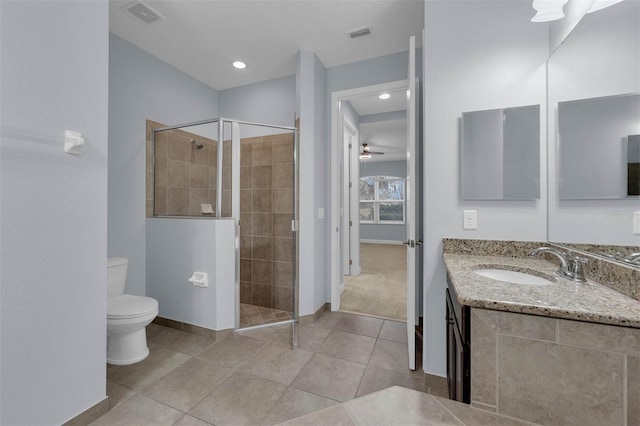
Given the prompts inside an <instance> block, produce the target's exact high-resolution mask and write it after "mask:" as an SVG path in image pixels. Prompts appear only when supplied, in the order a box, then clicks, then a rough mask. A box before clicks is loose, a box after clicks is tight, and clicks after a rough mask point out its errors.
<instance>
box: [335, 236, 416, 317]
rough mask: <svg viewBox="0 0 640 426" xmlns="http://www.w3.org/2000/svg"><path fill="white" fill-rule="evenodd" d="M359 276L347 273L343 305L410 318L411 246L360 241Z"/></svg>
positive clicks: (359, 311) (381, 314) (368, 311)
mask: <svg viewBox="0 0 640 426" xmlns="http://www.w3.org/2000/svg"><path fill="white" fill-rule="evenodd" d="M360 269H361V274H360V275H359V276H357V277H356V276H345V277H344V278H345V280H344V292H343V293H342V295H341V296H340V309H341V310H343V311H348V312H358V313H362V314H368V315H375V316H379V317H384V318H390V319H397V320H402V321H406V320H407V248H406V247H405V246H401V245H390V244H364V243H362V244H360Z"/></svg>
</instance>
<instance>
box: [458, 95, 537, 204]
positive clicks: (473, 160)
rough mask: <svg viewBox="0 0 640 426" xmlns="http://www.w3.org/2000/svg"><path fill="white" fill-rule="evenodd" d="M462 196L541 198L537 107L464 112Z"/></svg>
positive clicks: (497, 198) (469, 197)
mask: <svg viewBox="0 0 640 426" xmlns="http://www.w3.org/2000/svg"><path fill="white" fill-rule="evenodd" d="M460 155H461V161H460V164H461V176H462V179H461V181H462V198H463V199H465V200H535V199H538V198H540V105H528V106H522V107H514V108H501V109H493V110H486V111H472V112H463V113H462V146H461V149H460Z"/></svg>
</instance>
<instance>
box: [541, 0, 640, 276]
mask: <svg viewBox="0 0 640 426" xmlns="http://www.w3.org/2000/svg"><path fill="white" fill-rule="evenodd" d="M547 70H548V75H547V81H548V120H547V122H548V132H549V133H548V144H549V145H548V146H549V149H548V182H549V191H548V194H549V195H548V239H549V241H551V242H557V243H559V244H562V245H566V246H570V247H572V248H576V249H579V250H583V251H587V252H590V253H594V254H601V255H604V256H608V257H609V258H615V257H617V258H620V257H621V258H624V257H626V256H627V255H628V254H630V253H631V252H638V251H640V234H635V233H634V232H633V231H634V228H633V225H634V224H633V220H634V219H633V217H634V212H637V211H640V198H639V197H638V196H637V195H635V194H633V192H634V191H635V190H634V189H633V188H634V183H633V182H634V181H636V182H637V180H636V179H637V168H638V165H637V163H638V162H639V160H638V152H637V149H638V148H636V147H637V144H638V142H636V141H637V140H638V139H637V136H636V135H638V134H639V133H640V132H638V131H637V129H638V127H637V126H638V125H640V124H639V122H640V115H638V113H637V112H636V113H634V112H633V111H631V112H628V111H629V110H628V109H627V108H637V107H634V106H633V105H635V102H637V97H638V93H640V77H639V76H640V2H637V1H623V2H621V3H618V4H615V5H613V6H610V7H607V8H605V9H602V10H599V11H597V12H594V13H589V14H586V15H585V16H584V17H583V18H582V20H581V21H580V22H579V23H578V25H577V26H576V27H575V28H574V29H573V31H572V32H571V33H570V34H569V35H568V36H567V38H566V39H565V40H564V42H563V44H562V45H560V47H559V48H558V49H557V50H556V51H555V52H554V53H553V54H552V55H551V56H550V58H549V62H548V67H547ZM625 103H626V104H630V105H627V106H626V107H624V105H623V104H625ZM581 109H582V111H581ZM603 109H604V110H603ZM590 110H593V111H590ZM625 111H627V112H625ZM636 111H637V110H636ZM634 114H635V117H634ZM571 115H574V117H573V118H572V120H573V121H575V123H570V121H571V120H569V121H566V119H568V118H571V117H570V116H571ZM622 116H626V117H627V118H626V119H625V120H626V121H629V124H628V128H626V127H625V128H620V129H619V130H615V129H613V130H609V129H608V126H606V125H604V124H603V121H604V122H611V121H613V122H615V121H618V120H622V118H621V117H622ZM633 123H635V126H636V127H635V129H636V130H634V124H633ZM572 126H573V129H572ZM574 131H575V132H576V134H574V135H569V134H567V132H574ZM617 133H619V134H617ZM614 134H616V136H612V135H614ZM572 137H573V139H574V140H573V141H571V140H570V139H571V138H572ZM571 144H573V145H574V146H573V147H572V146H571ZM569 148H571V149H569ZM634 170H635V171H634ZM571 173H575V176H571ZM625 188H626V193H625ZM635 188H636V190H637V183H636V184H635ZM629 192H631V194H629ZM616 253H620V254H616ZM626 264H629V263H626Z"/></svg>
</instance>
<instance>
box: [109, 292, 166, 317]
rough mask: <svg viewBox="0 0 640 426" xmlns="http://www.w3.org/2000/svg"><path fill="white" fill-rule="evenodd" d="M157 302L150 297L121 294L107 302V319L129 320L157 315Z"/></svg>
mask: <svg viewBox="0 0 640 426" xmlns="http://www.w3.org/2000/svg"><path fill="white" fill-rule="evenodd" d="M157 312H158V301H157V300H156V299H152V298H151V297H142V296H133V295H130V294H123V295H121V296H117V297H113V298H111V299H108V300H107V318H108V319H130V318H138V317H143V316H146V315H149V314H152V313H155V314H157Z"/></svg>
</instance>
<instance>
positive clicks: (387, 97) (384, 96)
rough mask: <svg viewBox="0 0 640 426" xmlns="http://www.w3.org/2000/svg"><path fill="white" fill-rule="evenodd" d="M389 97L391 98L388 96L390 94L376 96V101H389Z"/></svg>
mask: <svg viewBox="0 0 640 426" xmlns="http://www.w3.org/2000/svg"><path fill="white" fill-rule="evenodd" d="M390 97H391V95H390V94H388V93H383V94H381V95H380V96H378V99H382V100H385V99H389V98H390Z"/></svg>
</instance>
